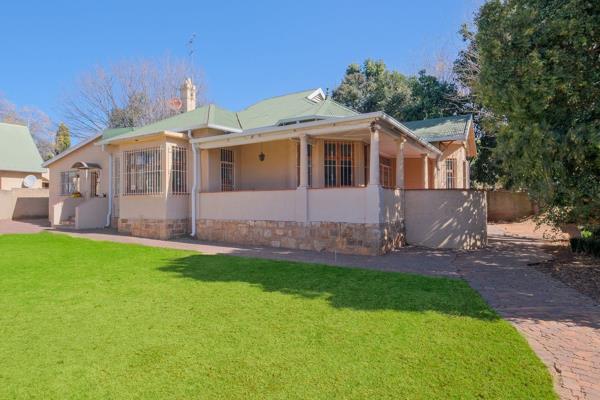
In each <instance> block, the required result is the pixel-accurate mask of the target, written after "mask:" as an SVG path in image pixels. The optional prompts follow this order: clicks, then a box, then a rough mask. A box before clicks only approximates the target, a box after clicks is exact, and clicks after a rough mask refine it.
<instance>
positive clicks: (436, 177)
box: [432, 156, 442, 189]
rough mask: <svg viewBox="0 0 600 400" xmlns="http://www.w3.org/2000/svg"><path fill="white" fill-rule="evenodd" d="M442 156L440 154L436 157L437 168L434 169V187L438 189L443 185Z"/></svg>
mask: <svg viewBox="0 0 600 400" xmlns="http://www.w3.org/2000/svg"><path fill="white" fill-rule="evenodd" d="M440 179H441V177H440V157H439V156H438V157H437V158H436V159H435V168H434V169H433V187H432V189H437V188H439V187H442V185H441V184H440Z"/></svg>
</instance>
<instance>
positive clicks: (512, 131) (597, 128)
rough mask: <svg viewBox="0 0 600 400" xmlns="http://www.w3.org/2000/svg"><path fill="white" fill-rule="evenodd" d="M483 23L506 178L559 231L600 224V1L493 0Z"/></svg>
mask: <svg viewBox="0 0 600 400" xmlns="http://www.w3.org/2000/svg"><path fill="white" fill-rule="evenodd" d="M476 23H477V27H478V32H477V35H476V42H477V46H478V50H479V56H480V68H481V70H480V73H479V77H478V79H477V85H476V94H477V96H478V98H479V101H480V102H481V103H482V104H483V106H484V107H485V108H487V109H489V110H491V111H492V112H493V113H494V114H495V115H497V116H499V117H500V118H501V121H502V123H501V124H499V125H498V127H499V129H498V134H497V135H496V139H497V142H498V144H497V155H498V157H499V158H500V159H501V160H502V163H503V173H504V174H506V178H505V179H506V180H509V181H511V183H512V184H513V185H514V186H516V187H519V188H523V189H526V190H527V191H528V193H529V194H530V196H532V197H533V198H534V199H535V200H536V201H537V202H538V204H539V205H540V208H541V210H542V211H543V212H544V215H545V217H546V220H547V221H549V222H553V223H555V224H560V223H568V222H575V223H580V224H600V103H599V102H598V101H599V99H600V85H599V84H598V83H599V82H600V29H598V27H599V26H600V2H598V1H588V0H491V1H489V2H487V3H486V4H484V5H483V6H482V8H481V9H480V11H479V15H478V16H477V18H476Z"/></svg>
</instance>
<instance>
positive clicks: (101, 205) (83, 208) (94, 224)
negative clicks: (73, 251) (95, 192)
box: [75, 197, 108, 229]
mask: <svg viewBox="0 0 600 400" xmlns="http://www.w3.org/2000/svg"><path fill="white" fill-rule="evenodd" d="M107 212H108V199H107V198H106V197H95V198H91V199H89V200H87V201H85V202H83V203H81V204H79V205H78V206H77V207H75V228H76V229H95V228H103V227H104V226H106V214H107Z"/></svg>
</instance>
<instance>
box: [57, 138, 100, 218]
mask: <svg viewBox="0 0 600 400" xmlns="http://www.w3.org/2000/svg"><path fill="white" fill-rule="evenodd" d="M96 142H97V141H94V142H92V143H89V144H87V145H85V146H83V147H81V148H79V149H77V150H75V151H74V152H72V153H70V154H68V155H66V156H65V157H63V158H61V159H60V160H58V161H56V162H54V163H52V164H50V166H49V168H48V169H49V171H50V190H49V205H48V206H49V216H50V220H51V221H52V223H54V224H57V223H59V222H56V221H64V220H65V219H66V218H65V216H67V217H68V216H71V215H70V214H71V212H72V213H73V214H72V215H73V216H74V212H75V211H74V208H73V209H72V210H71V207H70V205H69V204H66V203H65V200H66V199H69V197H68V196H63V195H61V193H60V192H61V187H60V184H61V180H60V175H61V172H66V171H77V170H74V169H71V166H72V165H73V164H75V163H76V162H78V161H83V162H87V163H94V164H98V165H100V167H101V168H102V169H101V170H100V171H99V176H100V188H99V194H106V193H108V177H107V174H108V154H107V153H106V152H104V151H102V148H101V147H100V146H96V145H95V144H94V143H96ZM90 184H91V180H90V174H89V172H88V173H86V172H85V171H84V170H81V171H80V178H79V190H80V192H81V193H82V195H83V197H84V199H86V198H88V197H89V195H90ZM61 203H63V204H65V206H66V207H67V209H65V210H64V212H60V213H59V214H60V215H61V216H57V217H53V213H54V212H55V210H58V208H60V206H59V207H55V206H56V205H60V204H61ZM78 203H79V202H78ZM57 212H58V211H57Z"/></svg>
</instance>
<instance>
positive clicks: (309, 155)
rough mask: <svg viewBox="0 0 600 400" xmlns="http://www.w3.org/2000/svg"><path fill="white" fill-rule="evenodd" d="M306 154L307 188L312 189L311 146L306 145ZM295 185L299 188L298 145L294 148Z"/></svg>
mask: <svg viewBox="0 0 600 400" xmlns="http://www.w3.org/2000/svg"><path fill="white" fill-rule="evenodd" d="M307 148H308V149H307V152H308V187H312V144H308V145H307ZM296 185H297V186H300V143H298V144H297V146H296Z"/></svg>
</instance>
